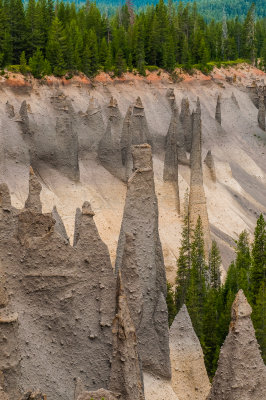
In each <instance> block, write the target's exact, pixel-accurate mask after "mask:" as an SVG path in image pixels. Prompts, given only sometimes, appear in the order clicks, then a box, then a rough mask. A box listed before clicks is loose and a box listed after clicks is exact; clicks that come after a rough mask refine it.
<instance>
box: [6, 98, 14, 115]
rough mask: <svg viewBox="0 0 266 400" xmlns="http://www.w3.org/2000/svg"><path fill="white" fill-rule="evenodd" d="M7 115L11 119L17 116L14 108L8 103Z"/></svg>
mask: <svg viewBox="0 0 266 400" xmlns="http://www.w3.org/2000/svg"><path fill="white" fill-rule="evenodd" d="M6 113H7V115H8V116H9V118H14V116H15V111H14V106H12V104H10V103H9V102H8V101H7V102H6Z"/></svg>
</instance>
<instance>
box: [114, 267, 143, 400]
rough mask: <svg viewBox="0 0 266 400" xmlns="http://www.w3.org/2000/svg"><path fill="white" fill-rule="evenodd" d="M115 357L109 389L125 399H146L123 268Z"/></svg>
mask: <svg viewBox="0 0 266 400" xmlns="http://www.w3.org/2000/svg"><path fill="white" fill-rule="evenodd" d="M112 331H113V358H112V366H111V375H110V383H109V389H110V390H111V391H113V392H116V393H121V395H122V398H123V399H124V400H144V388H143V376H142V370H141V364H140V360H139V355H138V350H137V337H136V330H135V327H134V324H133V321H132V319H131V316H130V311H129V308H128V305H127V296H126V293H125V291H124V288H123V284H122V279H121V271H119V272H118V275H117V293H116V316H115V319H114V321H113V326H112Z"/></svg>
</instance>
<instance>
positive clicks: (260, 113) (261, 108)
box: [258, 95, 265, 131]
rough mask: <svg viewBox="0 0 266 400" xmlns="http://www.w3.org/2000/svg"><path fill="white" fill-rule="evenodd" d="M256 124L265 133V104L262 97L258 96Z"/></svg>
mask: <svg viewBox="0 0 266 400" xmlns="http://www.w3.org/2000/svg"><path fill="white" fill-rule="evenodd" d="M258 124H259V127H260V128H261V129H262V130H263V131H265V104H264V96H262V95H261V96H259V111H258Z"/></svg>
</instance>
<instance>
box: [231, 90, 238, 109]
mask: <svg viewBox="0 0 266 400" xmlns="http://www.w3.org/2000/svg"><path fill="white" fill-rule="evenodd" d="M231 100H232V101H233V103H234V105H235V106H237V108H239V104H238V101H237V99H236V96H235V94H234V92H232V95H231Z"/></svg>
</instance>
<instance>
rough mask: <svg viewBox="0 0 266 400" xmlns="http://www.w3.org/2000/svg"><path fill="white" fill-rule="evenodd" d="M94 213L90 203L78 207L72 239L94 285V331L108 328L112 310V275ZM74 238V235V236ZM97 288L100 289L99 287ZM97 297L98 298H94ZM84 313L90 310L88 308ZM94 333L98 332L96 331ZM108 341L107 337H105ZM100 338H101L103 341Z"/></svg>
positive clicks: (111, 318) (113, 308) (92, 328)
mask: <svg viewBox="0 0 266 400" xmlns="http://www.w3.org/2000/svg"><path fill="white" fill-rule="evenodd" d="M94 215H95V214H94V212H93V211H92V209H91V205H90V203H89V202H88V201H86V202H85V203H84V204H83V206H82V215H81V216H79V217H78V218H79V223H77V224H76V226H78V233H79V234H78V238H77V239H76V243H75V248H76V249H77V250H78V251H80V252H84V254H87V257H86V259H85V264H87V265H89V269H90V274H92V276H91V284H93V285H94V286H95V287H97V284H98V285H99V287H98V288H97V290H96V292H97V293H98V296H97V295H96V294H95V297H94V301H95V310H97V309H98V310H99V317H100V318H99V317H98V318H96V316H95V319H94V322H93V323H92V324H91V332H92V334H94V332H93V330H94V327H93V326H94V325H95V332H96V331H98V327H99V322H100V326H101V327H102V328H103V327H111V325H112V321H113V318H114V310H115V278H114V274H113V268H112V264H111V260H110V255H109V251H108V248H107V246H106V244H105V243H103V241H102V239H101V238H100V235H99V232H98V229H97V227H96V225H95V222H94V220H93V217H94ZM76 237H77V236H76ZM99 289H100V290H99ZM97 297H98V298H97ZM88 312H91V311H89V310H88ZM97 334H98V333H97ZM108 340H109V339H108ZM103 341H104V340H103Z"/></svg>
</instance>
